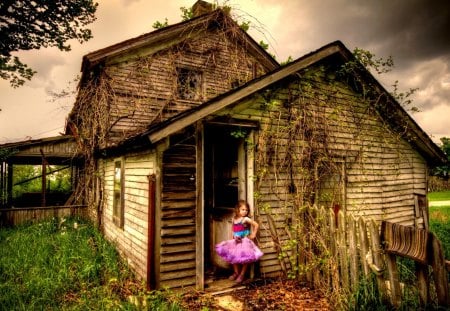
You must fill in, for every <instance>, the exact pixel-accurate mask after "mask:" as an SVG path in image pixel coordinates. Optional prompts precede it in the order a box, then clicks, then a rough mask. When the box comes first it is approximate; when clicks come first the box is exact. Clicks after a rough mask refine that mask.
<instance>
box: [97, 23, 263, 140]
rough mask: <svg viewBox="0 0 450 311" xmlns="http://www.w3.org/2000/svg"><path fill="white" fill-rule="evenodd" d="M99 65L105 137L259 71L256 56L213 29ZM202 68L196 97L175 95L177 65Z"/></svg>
mask: <svg viewBox="0 0 450 311" xmlns="http://www.w3.org/2000/svg"><path fill="white" fill-rule="evenodd" d="M139 53H140V55H141V56H140V57H139V58H137V56H136V55H135V54H131V55H129V59H121V61H120V62H118V63H111V64H108V66H107V67H106V68H105V72H106V75H107V77H108V79H109V85H110V91H109V92H110V94H111V96H112V99H113V100H111V104H110V124H111V125H113V126H112V128H111V132H110V135H111V136H110V138H111V139H119V138H123V137H124V136H126V135H128V134H129V133H130V132H133V131H136V130H142V129H143V128H144V127H145V126H148V125H149V124H151V123H155V122H159V121H162V120H165V119H167V118H169V117H171V116H173V115H175V114H177V113H179V112H180V111H183V110H187V109H189V108H192V107H194V106H197V105H199V104H200V103H201V102H204V101H206V100H208V99H210V98H212V97H215V96H217V95H219V94H222V93H224V92H226V91H228V90H230V89H231V88H232V87H233V86H234V87H236V85H233V84H234V83H237V82H238V84H243V83H245V82H247V81H249V80H250V79H253V78H254V77H255V76H256V75H257V76H259V75H261V74H263V73H265V72H267V69H264V68H263V67H262V66H261V65H259V64H258V63H257V62H256V60H255V59H254V58H253V57H252V56H250V55H249V54H248V52H246V50H245V47H242V46H239V45H238V44H237V43H236V42H232V40H230V39H229V38H228V34H225V33H222V32H221V31H219V30H215V31H212V32H202V34H201V35H200V36H198V37H196V38H191V39H188V40H186V41H183V42H182V43H179V44H177V45H175V46H172V47H170V48H169V49H165V50H163V51H161V52H157V53H154V54H149V53H150V52H146V51H139ZM178 67H181V68H188V69H191V70H195V71H199V72H201V73H202V88H203V90H202V94H203V95H202V97H201V99H200V100H198V101H188V100H179V99H177V71H176V70H177V68H178Z"/></svg>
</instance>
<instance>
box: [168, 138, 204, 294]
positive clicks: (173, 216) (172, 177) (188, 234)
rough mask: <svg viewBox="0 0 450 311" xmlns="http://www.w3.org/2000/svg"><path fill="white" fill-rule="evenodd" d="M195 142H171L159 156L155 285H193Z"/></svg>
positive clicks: (194, 279)
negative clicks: (160, 185)
mask: <svg viewBox="0 0 450 311" xmlns="http://www.w3.org/2000/svg"><path fill="white" fill-rule="evenodd" d="M195 180H196V145H195V140H194V139H193V138H191V139H189V140H187V141H183V142H181V143H177V144H175V145H173V146H171V147H170V148H169V149H168V150H166V151H165V152H164V154H163V159H162V194H161V220H160V221H161V225H160V227H161V245H160V271H159V272H160V280H159V281H160V284H159V287H166V286H167V287H181V286H190V285H192V286H195V282H196V257H195V254H196V231H195V215H196V214H195V213H196V182H195Z"/></svg>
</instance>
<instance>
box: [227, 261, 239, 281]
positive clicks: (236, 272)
mask: <svg viewBox="0 0 450 311" xmlns="http://www.w3.org/2000/svg"><path fill="white" fill-rule="evenodd" d="M233 271H234V273H233V274H232V275H230V277H229V279H230V280H235V279H236V278H237V277H238V276H239V265H238V264H233Z"/></svg>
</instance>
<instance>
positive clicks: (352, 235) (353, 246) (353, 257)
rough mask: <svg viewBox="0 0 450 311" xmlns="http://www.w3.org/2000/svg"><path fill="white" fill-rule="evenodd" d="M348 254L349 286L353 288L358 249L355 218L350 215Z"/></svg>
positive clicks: (356, 281)
mask: <svg viewBox="0 0 450 311" xmlns="http://www.w3.org/2000/svg"><path fill="white" fill-rule="evenodd" d="M348 244H349V245H348V249H349V252H348V255H349V258H350V280H351V288H352V290H355V289H356V287H357V284H358V275H359V271H358V251H357V240H356V220H355V218H354V217H353V216H352V215H350V216H349V217H348Z"/></svg>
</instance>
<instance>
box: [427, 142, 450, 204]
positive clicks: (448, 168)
mask: <svg viewBox="0 0 450 311" xmlns="http://www.w3.org/2000/svg"><path fill="white" fill-rule="evenodd" d="M440 147H441V149H442V151H444V153H445V154H446V155H447V160H448V163H447V164H446V165H442V166H438V167H436V168H434V169H433V171H432V172H431V174H432V175H434V176H439V177H441V178H445V179H448V178H449V177H450V138H448V137H442V138H441V145H440ZM449 200H450V199H449Z"/></svg>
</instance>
